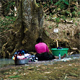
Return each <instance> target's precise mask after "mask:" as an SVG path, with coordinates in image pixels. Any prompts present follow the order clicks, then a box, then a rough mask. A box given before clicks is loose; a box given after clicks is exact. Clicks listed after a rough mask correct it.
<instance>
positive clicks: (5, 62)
mask: <svg viewBox="0 0 80 80" xmlns="http://www.w3.org/2000/svg"><path fill="white" fill-rule="evenodd" d="M11 64H14V61H13V60H12V59H0V68H1V67H3V66H5V65H11Z"/></svg>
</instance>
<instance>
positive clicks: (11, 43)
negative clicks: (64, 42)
mask: <svg viewBox="0 0 80 80" xmlns="http://www.w3.org/2000/svg"><path fill="white" fill-rule="evenodd" d="M43 17H44V16H43V9H42V6H38V5H37V4H36V0H21V1H20V6H19V11H18V18H17V20H16V21H15V23H14V26H13V29H12V30H11V31H10V36H9V39H8V41H7V42H6V43H5V44H4V45H3V47H2V55H3V57H9V56H12V55H13V54H14V52H15V51H17V50H19V49H25V50H28V51H34V50H35V49H34V45H35V44H36V39H37V38H38V37H39V36H43V38H44V40H46V39H47V40H48V41H50V40H49V38H48V36H46V34H45V31H43V28H42V26H43ZM47 40H46V41H47Z"/></svg>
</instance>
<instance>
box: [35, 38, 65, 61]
mask: <svg viewBox="0 0 80 80" xmlns="http://www.w3.org/2000/svg"><path fill="white" fill-rule="evenodd" d="M36 42H37V44H35V50H36V55H35V56H36V57H38V60H52V59H59V57H58V56H54V55H52V54H50V53H49V48H48V46H47V45H46V43H44V42H43V41H42V38H38V39H37V40H36ZM65 56H66V54H64V55H63V56H62V57H61V58H64V57H65Z"/></svg>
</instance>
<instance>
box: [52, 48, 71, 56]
mask: <svg viewBox="0 0 80 80" xmlns="http://www.w3.org/2000/svg"><path fill="white" fill-rule="evenodd" d="M68 50H69V48H62V49H57V48H51V51H52V54H53V55H54V56H59V53H60V54H61V56H63V55H64V54H65V53H66V55H67V53H68Z"/></svg>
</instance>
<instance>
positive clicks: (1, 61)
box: [0, 54, 80, 68]
mask: <svg viewBox="0 0 80 80" xmlns="http://www.w3.org/2000/svg"><path fill="white" fill-rule="evenodd" d="M78 58H80V54H74V55H68V57H65V58H64V59H61V60H59V59H54V60H49V61H38V62H29V64H34V63H35V64H36V63H37V64H44V63H45V62H46V63H45V64H50V63H54V62H55V61H69V60H73V59H78ZM14 64H15V63H14V61H13V60H12V59H0V68H1V67H5V65H14Z"/></svg>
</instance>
